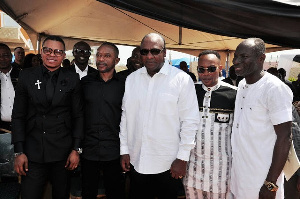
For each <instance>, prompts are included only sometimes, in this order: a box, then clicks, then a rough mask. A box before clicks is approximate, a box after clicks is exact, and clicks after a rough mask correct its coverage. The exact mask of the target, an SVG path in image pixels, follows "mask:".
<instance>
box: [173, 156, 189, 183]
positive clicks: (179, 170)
mask: <svg viewBox="0 0 300 199" xmlns="http://www.w3.org/2000/svg"><path fill="white" fill-rule="evenodd" d="M186 164H187V162H186V161H183V160H179V159H176V160H174V161H173V163H172V165H171V168H170V172H171V175H172V177H173V178H175V179H178V178H180V179H181V178H183V177H184V176H185V174H186Z"/></svg>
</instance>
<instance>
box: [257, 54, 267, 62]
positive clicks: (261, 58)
mask: <svg viewBox="0 0 300 199" xmlns="http://www.w3.org/2000/svg"><path fill="white" fill-rule="evenodd" d="M265 59H266V55H265V54H262V55H260V56H259V57H258V60H259V62H262V63H264V62H265Z"/></svg>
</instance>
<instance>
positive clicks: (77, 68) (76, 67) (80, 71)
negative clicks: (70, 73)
mask: <svg viewBox="0 0 300 199" xmlns="http://www.w3.org/2000/svg"><path fill="white" fill-rule="evenodd" d="M74 66H75V71H76V73H85V72H86V73H87V72H88V66H86V67H85V69H84V70H83V71H82V70H80V69H79V67H78V66H77V65H76V63H74Z"/></svg>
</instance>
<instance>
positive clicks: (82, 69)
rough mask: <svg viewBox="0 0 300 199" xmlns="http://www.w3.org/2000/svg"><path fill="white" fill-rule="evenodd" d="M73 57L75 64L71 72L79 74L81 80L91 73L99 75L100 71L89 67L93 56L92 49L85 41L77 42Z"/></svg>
mask: <svg viewBox="0 0 300 199" xmlns="http://www.w3.org/2000/svg"><path fill="white" fill-rule="evenodd" d="M73 56H74V58H75V62H74V64H73V65H71V67H70V70H72V71H74V72H76V73H78V74H79V78H80V79H81V78H83V77H85V76H86V75H87V74H90V73H97V72H98V70H97V69H95V68H93V67H91V66H89V65H88V64H89V58H90V56H91V47H90V45H89V44H88V43H86V42H84V41H80V42H77V43H76V44H75V45H74V47H73Z"/></svg>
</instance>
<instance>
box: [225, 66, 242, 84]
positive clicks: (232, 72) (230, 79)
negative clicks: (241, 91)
mask: <svg viewBox="0 0 300 199" xmlns="http://www.w3.org/2000/svg"><path fill="white" fill-rule="evenodd" d="M242 79H243V77H239V76H237V75H236V74H235V70H234V67H232V66H231V67H230V68H229V76H228V77H227V78H225V79H223V80H222V81H223V82H226V83H228V84H230V85H233V86H238V85H239V83H240V81H241V80H242Z"/></svg>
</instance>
